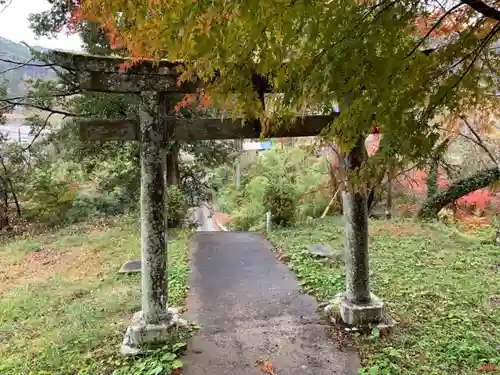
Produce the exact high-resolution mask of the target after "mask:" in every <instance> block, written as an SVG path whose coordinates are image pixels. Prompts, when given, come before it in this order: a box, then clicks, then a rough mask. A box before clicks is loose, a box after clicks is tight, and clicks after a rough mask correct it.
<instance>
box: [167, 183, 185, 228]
mask: <svg viewBox="0 0 500 375" xmlns="http://www.w3.org/2000/svg"><path fill="white" fill-rule="evenodd" d="M166 199H167V221H168V227H169V228H174V227H178V226H180V225H181V224H182V223H183V222H184V220H185V218H186V215H187V212H188V209H189V205H188V202H187V197H186V194H185V193H184V192H183V191H182V190H181V189H180V188H179V187H178V186H175V185H172V186H169V187H168V189H167V197H166Z"/></svg>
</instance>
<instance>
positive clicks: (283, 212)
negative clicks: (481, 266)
mask: <svg viewBox="0 0 500 375" xmlns="http://www.w3.org/2000/svg"><path fill="white" fill-rule="evenodd" d="M264 207H265V209H266V211H269V212H271V220H272V222H273V223H274V224H277V225H290V224H292V223H293V222H294V221H295V210H296V193H295V189H294V187H293V186H292V184H290V183H289V182H288V181H286V180H278V181H276V180H275V181H272V182H270V183H269V184H267V186H266V190H265V192H264Z"/></svg>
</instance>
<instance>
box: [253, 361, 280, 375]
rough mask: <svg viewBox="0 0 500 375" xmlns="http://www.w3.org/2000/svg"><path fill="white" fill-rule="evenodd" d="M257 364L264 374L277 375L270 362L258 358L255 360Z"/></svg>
mask: <svg viewBox="0 0 500 375" xmlns="http://www.w3.org/2000/svg"><path fill="white" fill-rule="evenodd" d="M257 364H258V365H259V366H261V369H262V372H263V373H264V374H269V375H277V373H276V370H275V369H274V367H273V364H272V363H271V362H269V361H265V360H262V359H260V360H258V361H257Z"/></svg>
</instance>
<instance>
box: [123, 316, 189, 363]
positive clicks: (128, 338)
mask: <svg viewBox="0 0 500 375" xmlns="http://www.w3.org/2000/svg"><path fill="white" fill-rule="evenodd" d="M187 326H188V322H187V321H186V320H184V319H181V318H180V314H179V311H178V310H177V309H170V308H169V309H168V312H167V314H166V316H165V318H164V319H163V321H162V322H161V323H158V324H149V323H147V322H146V319H145V316H144V313H143V312H142V311H139V312H137V313H135V314H134V317H133V318H132V322H131V324H130V326H129V327H128V328H127V331H126V332H125V337H124V338H123V343H122V346H121V348H120V353H121V354H122V355H125V356H127V355H137V354H139V353H143V352H145V351H147V350H148V347H151V346H154V345H161V344H168V343H169V342H170V340H171V339H172V338H173V334H174V333H175V331H176V330H177V328H179V327H187Z"/></svg>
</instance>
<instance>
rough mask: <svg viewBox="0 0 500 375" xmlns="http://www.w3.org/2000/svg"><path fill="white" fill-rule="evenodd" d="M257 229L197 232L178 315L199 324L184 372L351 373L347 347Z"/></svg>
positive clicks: (354, 362)
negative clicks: (265, 367) (266, 366)
mask: <svg viewBox="0 0 500 375" xmlns="http://www.w3.org/2000/svg"><path fill="white" fill-rule="evenodd" d="M272 248H273V247H272V245H271V244H270V243H269V242H268V241H266V240H265V239H264V238H263V237H262V235H260V234H259V233H246V232H196V233H194V234H193V236H192V238H191V254H192V260H191V272H190V276H189V286H190V289H189V295H188V299H187V312H186V313H185V314H183V315H184V316H183V317H184V318H186V319H187V320H189V321H194V322H196V323H197V324H199V325H200V326H201V329H200V331H199V332H198V333H197V334H196V335H195V336H194V337H193V338H192V339H191V340H190V342H189V344H188V350H187V354H186V356H185V357H184V358H182V361H183V362H184V364H185V366H184V369H183V374H185V375H235V374H237V375H262V374H263V371H262V368H261V367H260V366H259V365H257V363H258V362H259V361H262V360H266V361H269V362H270V363H272V364H273V367H274V369H275V372H276V373H277V374H279V375H298V374H301V375H332V374H337V375H355V374H357V370H358V368H359V359H358V357H357V354H356V350H355V349H354V348H353V347H350V348H347V349H345V350H341V349H338V348H337V346H336V345H335V344H334V342H332V340H331V338H330V337H329V336H328V330H331V329H332V327H331V326H330V325H329V324H328V322H326V320H325V319H322V318H321V316H320V315H318V313H317V310H318V304H317V302H316V300H315V299H314V298H312V297H311V296H307V295H304V294H301V293H300V286H299V283H298V281H297V278H296V276H295V274H294V273H293V272H292V271H290V270H289V268H288V267H287V266H286V265H284V264H283V263H281V262H279V261H278V260H277V259H276V256H275V254H274V253H273V251H272Z"/></svg>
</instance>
